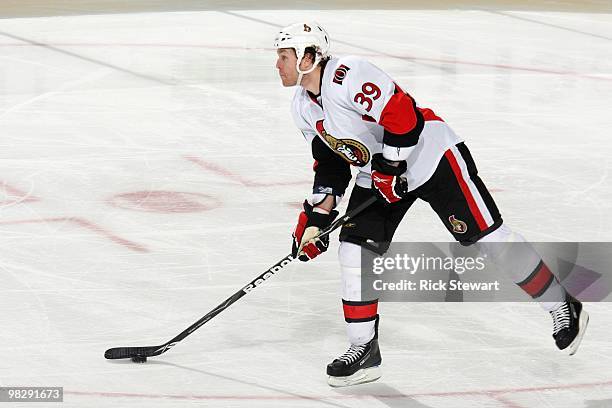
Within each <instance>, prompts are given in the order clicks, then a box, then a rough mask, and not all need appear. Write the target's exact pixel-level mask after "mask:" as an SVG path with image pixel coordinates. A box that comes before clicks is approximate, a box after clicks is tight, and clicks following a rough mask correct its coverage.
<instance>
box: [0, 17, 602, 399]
mask: <svg viewBox="0 0 612 408" xmlns="http://www.w3.org/2000/svg"><path fill="white" fill-rule="evenodd" d="M303 17H307V18H312V19H316V20H318V21H319V22H320V23H321V24H322V25H323V26H324V27H327V29H328V31H329V33H330V35H331V37H332V44H333V45H332V51H333V53H334V54H337V55H344V54H356V55H361V56H365V57H367V58H369V59H370V60H372V61H373V62H374V63H375V64H377V65H379V66H380V67H382V68H384V69H385V70H387V71H388V72H389V73H390V74H391V75H392V76H394V78H395V79H396V80H397V81H398V82H399V83H400V84H401V85H402V86H403V87H404V88H405V89H407V90H408V91H409V92H410V93H411V94H412V95H413V96H414V97H415V99H416V100H417V101H418V102H419V103H420V104H421V105H422V106H426V107H431V108H433V109H434V110H435V111H436V113H438V114H439V115H440V116H442V117H443V118H444V119H445V120H446V121H447V122H448V123H449V124H450V125H451V126H452V127H453V128H454V129H455V130H456V132H457V133H459V134H460V135H462V136H463V137H464V138H465V139H466V141H467V144H468V146H469V147H470V149H471V151H472V153H473V155H474V157H475V159H476V162H477V164H478V166H479V170H480V174H481V176H482V177H483V179H484V181H485V183H487V185H488V187H489V188H490V189H491V190H492V191H493V194H494V197H495V199H496V201H497V203H498V206H499V207H500V209H501V212H502V215H503V216H504V219H505V220H506V222H507V223H508V225H510V226H512V227H513V228H514V229H516V230H517V231H520V232H522V233H523V234H524V235H525V236H526V237H527V238H528V239H530V240H533V241H612V183H611V179H610V177H609V172H610V165H611V163H612V160H611V159H610V155H611V154H612V130H611V129H612V119H611V116H610V114H611V110H610V109H611V107H612V16H611V15H610V14H586V13H578V12H576V13H569V12H567V13H560V12H548V11H531V12H519V11H503V10H498V11H477V10H473V11H470V10H462V11H459V10H454V11H453V10H438V11H427V10H418V11H401V10H393V11H375V10H374V11H373V10H370V11H346V10H344V11H324V12H314V11H308V12H300V11H218V12H216V11H186V12H185V11H183V12H157V13H129V14H103V15H79V16H64V17H62V16H58V17H40V18H7V19H0V385H2V386H8V385H11V386H38V385H40V386H63V387H64V392H65V397H64V399H65V402H64V403H63V404H27V403H24V404H20V405H18V406H19V407H24V408H25V407H28V406H32V407H35V408H37V407H41V406H60V405H61V406H62V407H66V408H67V407H79V408H80V407H130V408H131V407H147V408H156V407H183V406H212V407H249V408H254V407H368V408H369V407H392V408H396V407H402V408H403V407H407V408H417V407H418V408H458V407H461V408H467V407H470V408H471V407H486V408H532V407H534V408H535V407H537V408H540V407H542V408H545V407H551V408H569V407H572V408H607V407H612V343H611V342H610V340H611V338H612V329H611V327H612V314H611V312H612V306H610V305H609V304H603V303H602V304H587V305H586V307H587V308H588V311H589V312H590V314H591V323H590V327H589V330H588V332H587V335H586V337H585V339H584V342H583V344H582V346H581V349H580V351H579V352H578V354H577V355H575V356H574V357H571V358H570V357H567V356H566V355H564V354H562V353H560V352H558V351H557V350H556V348H555V346H554V343H553V340H552V338H551V337H550V334H551V326H552V325H551V320H550V317H549V316H548V314H547V313H545V312H543V311H542V310H541V309H540V308H539V306H538V305H536V304H533V303H515V304H511V303H504V304H499V303H498V304H485V303H472V304H439V303H412V304H410V303H402V304H399V303H385V304H381V306H380V309H381V314H382V319H381V333H380V341H381V350H382V355H383V360H384V362H383V377H382V378H381V379H380V380H379V381H378V382H376V383H372V384H365V385H360V386H357V387H353V388H346V389H332V388H330V387H329V386H328V385H327V383H326V376H325V366H326V364H327V363H329V362H330V361H331V360H332V358H334V357H335V356H337V355H339V354H341V353H343V352H344V351H345V350H346V347H347V343H346V339H345V324H344V320H343V317H342V308H341V304H340V298H339V268H338V266H337V262H336V256H335V251H336V249H337V239H336V238H335V237H336V235H334V238H333V239H332V241H333V244H332V248H331V250H330V251H328V253H326V254H325V255H324V256H322V257H321V258H319V259H317V260H315V261H313V262H310V263H308V264H304V263H299V262H296V263H294V264H292V265H291V266H290V267H289V268H287V270H286V271H284V272H282V273H280V274H278V275H277V276H275V277H274V278H273V279H271V280H270V281H269V282H267V283H266V284H265V285H264V286H262V287H261V288H259V289H257V290H256V291H255V292H252V293H251V294H250V295H248V296H246V297H244V298H243V299H242V300H240V301H239V302H238V303H236V304H235V305H233V306H232V307H231V308H230V309H228V310H227V311H225V312H224V313H222V314H221V315H219V316H218V317H217V318H215V319H213V320H212V321H211V322H209V323H208V324H207V325H205V326H204V327H202V328H201V329H200V330H198V331H197V332H196V333H194V334H193V335H191V336H190V337H188V338H187V339H185V340H184V341H183V342H181V343H180V344H178V345H177V346H176V347H175V348H174V349H172V350H170V351H169V352H167V353H165V354H164V355H163V356H160V357H158V358H151V359H150V360H149V362H148V363H147V364H141V365H137V364H134V363H132V362H130V361H114V362H111V361H107V360H105V359H104V357H103V353H104V350H105V349H107V348H109V347H114V346H130V345H134V346H138V345H155V344H159V343H163V342H165V341H166V340H169V339H170V338H172V337H173V336H174V335H176V334H177V333H179V332H180V331H182V330H183V329H184V328H186V327H187V326H188V325H189V324H191V323H192V322H193V321H195V320H197V319H198V318H199V317H201V316H202V315H204V314H205V313H207V312H208V311H209V310H211V309H212V308H213V307H215V306H216V305H217V304H218V303H220V302H221V301H222V300H223V299H225V298H226V297H227V296H229V295H230V294H232V293H233V292H234V291H236V290H237V289H238V288H240V287H241V286H242V285H243V284H245V283H246V282H248V281H249V280H250V279H252V278H253V277H255V276H256V275H258V274H260V273H261V272H263V271H264V270H266V269H267V268H268V267H269V266H270V265H272V264H274V263H275V262H276V261H277V260H279V259H280V258H282V257H283V256H285V255H286V254H287V253H288V252H289V250H290V244H291V243H290V233H291V230H292V229H293V226H294V222H295V221H296V218H297V213H298V208H299V203H300V202H301V201H302V200H303V199H304V197H305V196H306V195H307V194H308V193H309V190H310V186H311V182H312V181H311V179H312V175H311V166H312V159H311V157H310V152H309V151H308V149H307V148H306V145H305V144H304V141H303V138H302V136H301V135H300V133H299V132H298V131H297V130H296V128H295V127H294V125H293V122H292V119H291V115H290V112H289V103H290V99H291V96H292V93H293V89H284V88H282V87H281V86H280V81H279V79H278V77H277V75H276V71H275V68H274V64H275V52H274V50H273V49H272V40H273V37H274V35H275V33H276V31H277V29H278V28H279V27H281V26H283V25H286V24H288V23H291V22H294V21H296V20H299V19H301V18H303ZM342 208H344V207H342ZM450 238H451V237H450V236H449V235H448V233H447V232H446V230H445V229H444V228H443V226H442V224H441V223H440V222H439V220H438V219H437V217H436V215H435V214H434V213H433V212H432V211H431V210H430V209H429V207H428V206H427V205H426V204H425V203H417V204H416V205H415V206H414V207H413V209H412V210H411V212H410V213H409V215H408V216H407V217H406V219H405V220H404V222H403V224H402V225H401V226H400V228H399V230H398V233H397V235H396V239H397V240H399V241H427V240H435V241H446V240H449V239H450ZM1 405H2V404H0V406H1ZM9 405H10V404H7V405H6V406H7V407H8V406H9Z"/></svg>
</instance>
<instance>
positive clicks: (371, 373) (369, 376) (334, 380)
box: [327, 366, 382, 387]
mask: <svg viewBox="0 0 612 408" xmlns="http://www.w3.org/2000/svg"><path fill="white" fill-rule="evenodd" d="M381 375H382V370H381V369H380V366H374V367H369V368H364V369H361V370H359V371H357V372H356V373H355V374H353V375H349V376H346V377H333V376H331V375H330V376H329V378H328V380H327V383H328V384H329V385H330V386H332V387H348V386H350V385H357V384H364V383H369V382H372V381H376V380H378V379H379V378H380V376H381Z"/></svg>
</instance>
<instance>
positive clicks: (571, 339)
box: [550, 295, 589, 356]
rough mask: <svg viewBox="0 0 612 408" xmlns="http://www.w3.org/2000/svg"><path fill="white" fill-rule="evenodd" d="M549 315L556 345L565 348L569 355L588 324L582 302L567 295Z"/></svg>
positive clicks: (572, 352)
mask: <svg viewBox="0 0 612 408" xmlns="http://www.w3.org/2000/svg"><path fill="white" fill-rule="evenodd" d="M550 315H551V316H552V319H553V338H554V339H555V343H556V344H557V347H558V348H559V350H566V351H567V352H568V353H569V355H570V356H572V355H574V354H576V351H578V347H579V346H580V342H581V341H582V337H583V336H584V332H585V331H586V328H587V325H588V324H589V315H588V314H587V312H585V311H584V309H583V308H582V303H580V302H579V301H578V300H576V299H574V298H573V297H572V296H570V295H568V297H567V301H566V302H564V303H563V304H562V305H561V306H559V308H557V310H554V311H552V312H550Z"/></svg>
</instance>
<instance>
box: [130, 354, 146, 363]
mask: <svg viewBox="0 0 612 408" xmlns="http://www.w3.org/2000/svg"><path fill="white" fill-rule="evenodd" d="M132 361H133V362H135V363H146V362H147V357H146V356H134V357H132Z"/></svg>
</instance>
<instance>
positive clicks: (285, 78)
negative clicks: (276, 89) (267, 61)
mask: <svg viewBox="0 0 612 408" xmlns="http://www.w3.org/2000/svg"><path fill="white" fill-rule="evenodd" d="M276 54H277V55H278V59H277V60H276V69H278V75H279V76H280V78H281V81H282V83H283V86H294V85H296V84H297V79H298V72H297V69H295V63H296V62H297V56H296V55H295V51H293V49H291V48H283V49H280V50H276Z"/></svg>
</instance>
